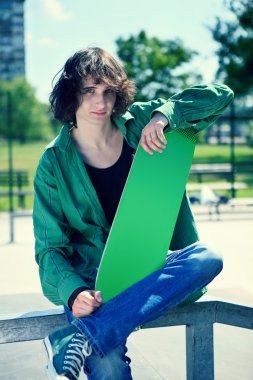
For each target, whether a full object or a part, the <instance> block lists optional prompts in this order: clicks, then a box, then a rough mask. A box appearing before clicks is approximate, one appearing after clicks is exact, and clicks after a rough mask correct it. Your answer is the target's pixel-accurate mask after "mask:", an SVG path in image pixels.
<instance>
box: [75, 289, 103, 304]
mask: <svg viewBox="0 0 253 380" xmlns="http://www.w3.org/2000/svg"><path fill="white" fill-rule="evenodd" d="M76 300H77V301H78V302H80V304H87V305H89V306H99V305H100V303H99V302H98V301H97V300H96V299H95V298H94V296H93V294H91V291H89V292H88V291H84V292H81V293H79V294H78V296H77V297H76Z"/></svg>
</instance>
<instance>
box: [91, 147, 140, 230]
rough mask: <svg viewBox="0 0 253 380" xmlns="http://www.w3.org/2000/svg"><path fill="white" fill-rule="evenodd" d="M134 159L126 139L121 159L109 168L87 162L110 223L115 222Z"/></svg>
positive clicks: (92, 180)
mask: <svg viewBox="0 0 253 380" xmlns="http://www.w3.org/2000/svg"><path fill="white" fill-rule="evenodd" d="M132 160H133V149H132V148H131V147H130V146H129V145H128V144H127V142H126V141H125V140H124V142H123V146H122V151H121V155H120V157H119V159H118V160H117V161H116V162H115V164H113V165H112V166H110V167H109V168H105V169H100V168H94V167H93V166H90V165H88V164H86V163H85V167H86V170H87V172H88V174H89V177H90V179H91V182H92V184H93V186H94V188H95V190H96V192H97V195H98V198H99V200H100V203H101V205H102V207H103V210H104V212H105V215H106V218H107V220H108V222H109V223H110V224H112V222H113V218H114V216H115V213H116V210H117V207H118V204H119V200H120V197H121V193H122V191H123V188H124V186H125V182H126V179H127V176H128V173H129V170H130V167H131V164H132Z"/></svg>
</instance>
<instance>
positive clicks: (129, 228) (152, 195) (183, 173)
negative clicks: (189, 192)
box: [96, 128, 196, 302]
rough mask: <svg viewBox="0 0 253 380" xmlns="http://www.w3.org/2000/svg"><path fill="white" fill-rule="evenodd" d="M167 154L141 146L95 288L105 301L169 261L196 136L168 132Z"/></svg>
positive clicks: (165, 150) (185, 130) (125, 188)
mask: <svg viewBox="0 0 253 380" xmlns="http://www.w3.org/2000/svg"><path fill="white" fill-rule="evenodd" d="M165 137H166V139H167V146H166V148H165V149H164V151H163V153H161V154H160V153H157V152H155V153H154V154H153V155H152V156H150V155H149V154H148V153H146V152H145V151H144V149H143V148H142V147H141V146H139V147H138V149H137V152H136V154H135V158H134V162H133V164H132V167H131V170H130V172H129V175H128V178H127V181H126V184H125V187H124V190H123V193H122V196H121V199H120V203H119V206H118V209H117V212H116V215H115V218H114V221H113V224H112V227H111V230H110V233H109V236H108V239H107V242H106V246H105V249H104V252H103V256H102V259H101V262H100V266H99V270H98V275H97V279H96V289H97V290H100V291H102V294H103V301H104V302H107V301H108V300H110V299H111V298H113V297H115V296H116V295H117V294H119V293H120V292H122V291H123V290H125V289H126V288H128V287H129V286H131V285H133V284H134V283H136V282H137V281H139V280H141V279H142V278H144V277H146V276H147V275H149V274H151V273H152V272H154V271H156V270H158V269H160V268H161V267H162V266H163V265H164V262H165V259H166V255H167V250H168V248H169V245H170V241H171V238H172V235H173V230H174V227H175V224H176V220H177V216H178V212H179V209H180V205H181V202H182V198H183V194H184V192H185V187H186V182H187V179H188V176H189V172H190V167H191V163H192V158H193V154H194V149H195V142H196V135H195V133H194V129H193V128H188V129H184V130H178V131H175V132H170V133H166V134H165Z"/></svg>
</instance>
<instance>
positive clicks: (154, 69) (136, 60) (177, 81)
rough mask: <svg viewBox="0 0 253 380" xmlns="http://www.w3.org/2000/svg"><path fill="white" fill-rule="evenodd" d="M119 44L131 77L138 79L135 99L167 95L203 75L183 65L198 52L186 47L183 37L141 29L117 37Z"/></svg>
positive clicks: (118, 49) (121, 55)
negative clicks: (150, 33) (165, 36)
mask: <svg viewBox="0 0 253 380" xmlns="http://www.w3.org/2000/svg"><path fill="white" fill-rule="evenodd" d="M116 44H117V54H118V56H119V58H120V59H121V61H122V63H123V66H124V68H125V70H126V72H127V74H128V76H129V78H130V79H132V80H134V82H135V83H136V87H137V94H136V100H141V101H147V100H150V99H154V98H158V97H166V98H167V97H168V96H170V95H172V94H173V93H175V92H177V91H179V90H182V88H184V87H186V86H188V85H190V84H192V83H196V81H200V80H201V75H197V74H195V73H193V72H190V71H188V70H187V69H186V68H185V67H184V65H185V64H187V63H189V62H190V61H191V59H192V58H193V57H194V56H195V55H196V54H197V53H196V52H195V51H192V50H190V49H186V47H185V46H184V45H183V43H182V41H181V40H180V39H175V40H173V41H172V40H165V41H162V40H160V39H158V38H157V37H148V36H147V35H146V33H145V32H144V31H141V32H140V33H139V34H138V35H137V36H133V35H131V36H130V37H129V38H126V39H124V38H122V37H120V38H118V39H117V40H116Z"/></svg>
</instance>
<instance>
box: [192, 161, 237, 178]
mask: <svg viewBox="0 0 253 380" xmlns="http://www.w3.org/2000/svg"><path fill="white" fill-rule="evenodd" d="M206 175H215V176H218V177H222V178H225V179H226V180H227V181H230V182H231V178H232V165H231V164H230V163H223V164H219V163H214V164H213V163H210V164H193V165H192V166H191V171H190V176H196V177H197V180H198V182H199V183H202V182H203V176H206Z"/></svg>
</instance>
